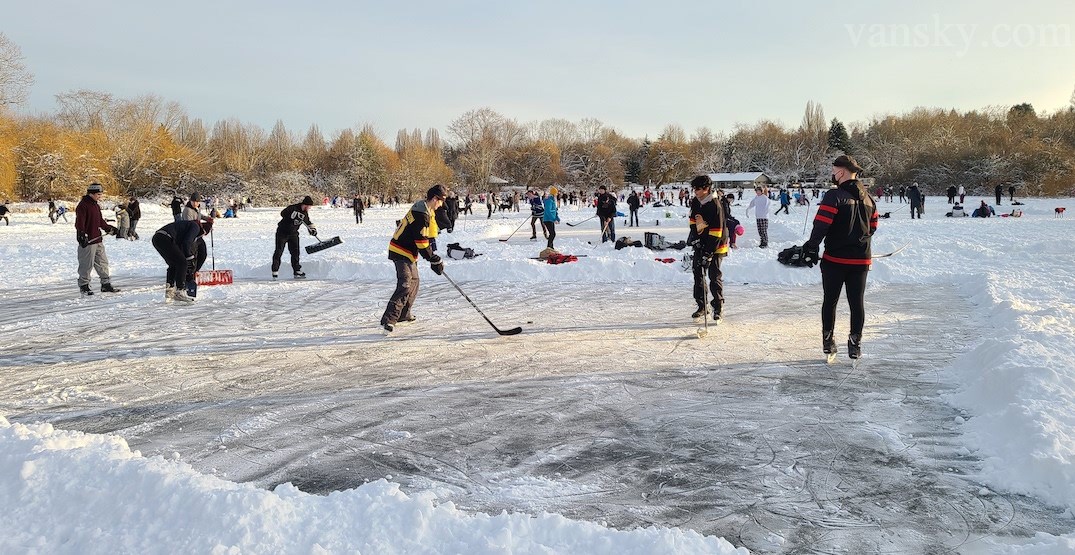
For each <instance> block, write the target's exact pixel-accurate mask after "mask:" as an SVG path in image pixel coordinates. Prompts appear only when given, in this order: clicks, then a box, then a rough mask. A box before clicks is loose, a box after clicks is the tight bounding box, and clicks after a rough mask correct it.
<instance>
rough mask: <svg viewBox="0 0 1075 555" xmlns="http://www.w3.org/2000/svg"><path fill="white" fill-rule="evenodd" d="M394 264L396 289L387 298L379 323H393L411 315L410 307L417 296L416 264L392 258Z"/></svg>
mask: <svg viewBox="0 0 1075 555" xmlns="http://www.w3.org/2000/svg"><path fill="white" fill-rule="evenodd" d="M392 262H393V263H394V264H395V265H396V290H395V291H394V292H393V293H392V298H391V299H389V300H388V307H387V308H385V309H384V315H382V316H381V325H382V326H383V325H385V324H393V325H395V323H396V322H399V321H400V320H402V319H406V318H408V317H410V315H411V307H412V306H414V300H415V299H416V298H418V264H415V263H414V262H411V261H409V260H393V261H392Z"/></svg>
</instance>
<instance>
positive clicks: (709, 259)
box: [702, 253, 713, 268]
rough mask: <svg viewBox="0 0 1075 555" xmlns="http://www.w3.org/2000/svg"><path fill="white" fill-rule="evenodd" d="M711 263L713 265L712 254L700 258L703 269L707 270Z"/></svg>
mask: <svg viewBox="0 0 1075 555" xmlns="http://www.w3.org/2000/svg"><path fill="white" fill-rule="evenodd" d="M712 263H713V254H712V253H710V254H706V255H704V256H702V267H703V268H708V267H709V265H710V264H712Z"/></svg>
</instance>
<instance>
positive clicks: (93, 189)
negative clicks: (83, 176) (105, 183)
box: [86, 183, 104, 195]
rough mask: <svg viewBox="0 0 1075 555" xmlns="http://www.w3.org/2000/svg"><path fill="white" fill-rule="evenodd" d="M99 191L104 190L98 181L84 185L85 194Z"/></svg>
mask: <svg viewBox="0 0 1075 555" xmlns="http://www.w3.org/2000/svg"><path fill="white" fill-rule="evenodd" d="M101 192H104V189H103V188H102V187H101V184H100V183H90V186H89V187H86V194H87V195H92V194H95V193H101Z"/></svg>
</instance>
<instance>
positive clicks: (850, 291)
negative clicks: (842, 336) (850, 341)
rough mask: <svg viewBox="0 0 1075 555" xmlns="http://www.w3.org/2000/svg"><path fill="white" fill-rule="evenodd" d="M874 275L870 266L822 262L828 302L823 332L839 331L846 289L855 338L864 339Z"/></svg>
mask: <svg viewBox="0 0 1075 555" xmlns="http://www.w3.org/2000/svg"><path fill="white" fill-rule="evenodd" d="M869 273H870V267H869V266H867V265H854V264H838V263H836V262H829V261H828V260H825V259H822V260H821V287H822V289H823V290H824V298H823V299H822V301H821V332H822V334H824V333H826V332H830V333H831V332H832V331H833V330H834V329H835V328H836V304H837V303H838V302H839V301H840V291H841V290H844V289H846V291H847V304H848V306H849V307H850V309H851V335H852V336H854V337H856V338H860V337H862V327H863V325H864V324H865V323H866V306H865V299H866V276H867V275H868V274H869Z"/></svg>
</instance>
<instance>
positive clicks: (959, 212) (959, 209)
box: [945, 202, 967, 218]
mask: <svg viewBox="0 0 1075 555" xmlns="http://www.w3.org/2000/svg"><path fill="white" fill-rule="evenodd" d="M945 216H948V217H949V218H965V217H967V211H966V210H963V205H962V204H959V203H958V202H957V203H955V204H953V205H952V211H951V212H949V213H947V214H945Z"/></svg>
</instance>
